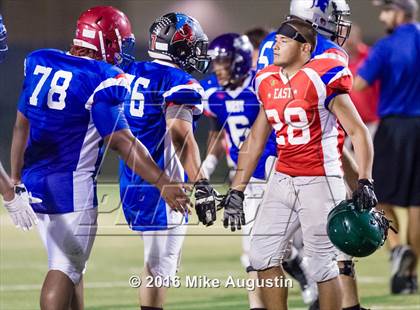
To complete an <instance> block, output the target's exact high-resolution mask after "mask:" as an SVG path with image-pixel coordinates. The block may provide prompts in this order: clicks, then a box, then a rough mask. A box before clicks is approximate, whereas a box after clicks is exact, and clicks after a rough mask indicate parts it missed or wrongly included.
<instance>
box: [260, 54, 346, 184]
mask: <svg viewBox="0 0 420 310" xmlns="http://www.w3.org/2000/svg"><path fill="white" fill-rule="evenodd" d="M352 83H353V78H352V75H351V72H350V71H349V69H348V68H347V67H345V66H343V64H342V63H341V62H340V61H338V60H335V59H314V60H311V61H310V62H308V63H307V64H306V65H305V66H303V67H302V68H301V69H300V70H299V71H298V72H297V73H296V74H294V75H293V76H289V77H288V76H287V75H285V74H283V72H282V69H281V67H278V66H274V65H271V66H268V67H267V68H265V69H263V70H261V71H260V72H258V74H257V77H256V80H255V88H256V92H257V94H258V98H259V100H260V101H261V103H262V105H263V107H264V110H265V113H266V115H267V119H268V121H269V122H270V124H271V125H272V126H273V128H274V130H275V132H276V141H277V155H278V159H277V163H276V170H277V171H279V172H282V173H285V174H288V175H291V176H322V175H328V176H342V175H343V172H342V168H341V153H342V147H343V140H344V134H343V131H342V129H341V128H339V124H338V122H337V119H336V117H335V115H334V114H333V113H332V112H330V110H329V109H328V105H329V103H330V102H331V100H332V99H333V98H334V97H335V96H337V95H340V94H344V93H349V92H350V90H351V88H352Z"/></svg>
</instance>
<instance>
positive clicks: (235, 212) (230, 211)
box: [220, 189, 245, 231]
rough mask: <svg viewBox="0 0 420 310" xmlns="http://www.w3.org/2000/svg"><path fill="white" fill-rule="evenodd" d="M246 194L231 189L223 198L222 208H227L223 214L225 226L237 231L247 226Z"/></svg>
mask: <svg viewBox="0 0 420 310" xmlns="http://www.w3.org/2000/svg"><path fill="white" fill-rule="evenodd" d="M244 198H245V197H244V193H243V192H241V191H238V190H236V189H230V190H229V191H228V193H227V194H226V196H225V197H224V198H223V200H222V202H221V203H220V206H222V207H223V208H225V211H224V213H223V226H224V227H225V228H228V227H229V226H230V229H231V230H232V231H235V230H236V229H238V230H239V229H241V225H245V213H244Z"/></svg>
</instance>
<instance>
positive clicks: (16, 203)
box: [4, 184, 42, 230]
mask: <svg viewBox="0 0 420 310" xmlns="http://www.w3.org/2000/svg"><path fill="white" fill-rule="evenodd" d="M41 202H42V200H41V199H39V198H35V197H32V195H31V193H28V191H27V190H26V187H25V185H23V184H19V185H16V186H15V197H14V198H13V199H12V200H11V201H4V206H5V207H6V209H7V211H9V214H10V217H11V218H12V221H13V224H15V225H16V227H18V228H22V229H23V230H29V229H31V228H32V226H34V225H36V224H38V218H37V217H36V214H35V212H34V210H33V209H32V207H31V205H30V204H31V203H41Z"/></svg>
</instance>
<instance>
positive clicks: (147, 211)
mask: <svg viewBox="0 0 420 310" xmlns="http://www.w3.org/2000/svg"><path fill="white" fill-rule="evenodd" d="M125 72H126V75H127V78H128V79H129V81H130V87H131V100H129V101H127V102H125V104H124V113H125V117H126V118H127V121H128V124H129V126H130V130H131V131H132V133H133V134H134V136H135V137H136V138H137V139H139V140H140V141H141V142H142V143H143V144H144V145H145V146H146V147H147V149H148V150H149V152H150V154H151V155H152V157H153V159H154V160H155V161H156V163H157V164H158V165H159V167H160V168H161V169H162V170H164V171H165V172H166V174H168V175H169V176H170V177H171V179H172V180H174V181H184V176H185V173H184V169H183V167H182V165H181V163H180V161H179V159H178V157H177V156H176V154H175V149H174V146H173V145H172V140H171V137H170V135H169V133H168V131H167V128H166V118H165V111H166V108H167V107H168V106H171V105H179V104H184V105H187V106H189V107H190V108H191V109H192V111H193V115H195V116H196V117H198V116H199V115H200V114H201V113H202V110H203V108H202V103H201V98H202V94H203V89H202V87H201V86H200V84H199V83H198V82H197V81H196V80H195V79H194V78H193V77H192V76H191V75H190V74H188V73H186V72H184V71H182V70H181V69H178V68H176V67H175V66H174V65H173V64H171V63H169V62H164V61H159V60H155V61H153V62H133V63H131V64H130V65H129V66H128V68H126V69H125ZM120 170H121V174H120V175H121V176H120V195H121V201H122V205H123V210H124V214H125V217H126V219H127V222H128V224H129V225H130V227H131V228H132V229H133V230H140V231H147V230H163V229H168V228H170V227H171V226H172V225H179V224H182V223H184V222H185V220H186V216H184V215H182V214H181V213H177V212H175V211H172V210H171V209H170V208H169V206H167V205H166V203H165V201H164V200H163V199H162V198H161V196H160V193H159V191H158V189H157V188H156V187H154V186H153V185H151V184H150V183H148V182H146V181H145V180H143V179H142V178H141V177H140V176H138V175H136V174H135V173H134V172H133V171H132V170H131V169H130V167H128V166H127V165H126V164H125V163H124V162H123V161H121V162H120Z"/></svg>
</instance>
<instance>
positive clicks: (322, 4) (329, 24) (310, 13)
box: [290, 0, 351, 45]
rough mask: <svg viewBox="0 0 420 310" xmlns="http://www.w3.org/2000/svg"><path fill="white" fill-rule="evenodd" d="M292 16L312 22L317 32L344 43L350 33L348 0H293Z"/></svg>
mask: <svg viewBox="0 0 420 310" xmlns="http://www.w3.org/2000/svg"><path fill="white" fill-rule="evenodd" d="M290 16H291V17H293V16H296V17H299V18H301V19H303V20H305V21H307V22H309V23H311V24H312V25H313V26H314V28H315V29H316V30H317V32H318V33H319V34H321V35H323V36H325V37H327V38H330V39H331V40H333V41H334V40H336V41H337V43H339V44H340V45H343V44H344V42H345V41H346V40H347V38H348V36H349V35H350V30H351V22H350V21H349V20H347V19H346V18H348V17H349V16H350V7H349V5H348V4H347V2H346V0H292V1H291V3H290Z"/></svg>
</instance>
